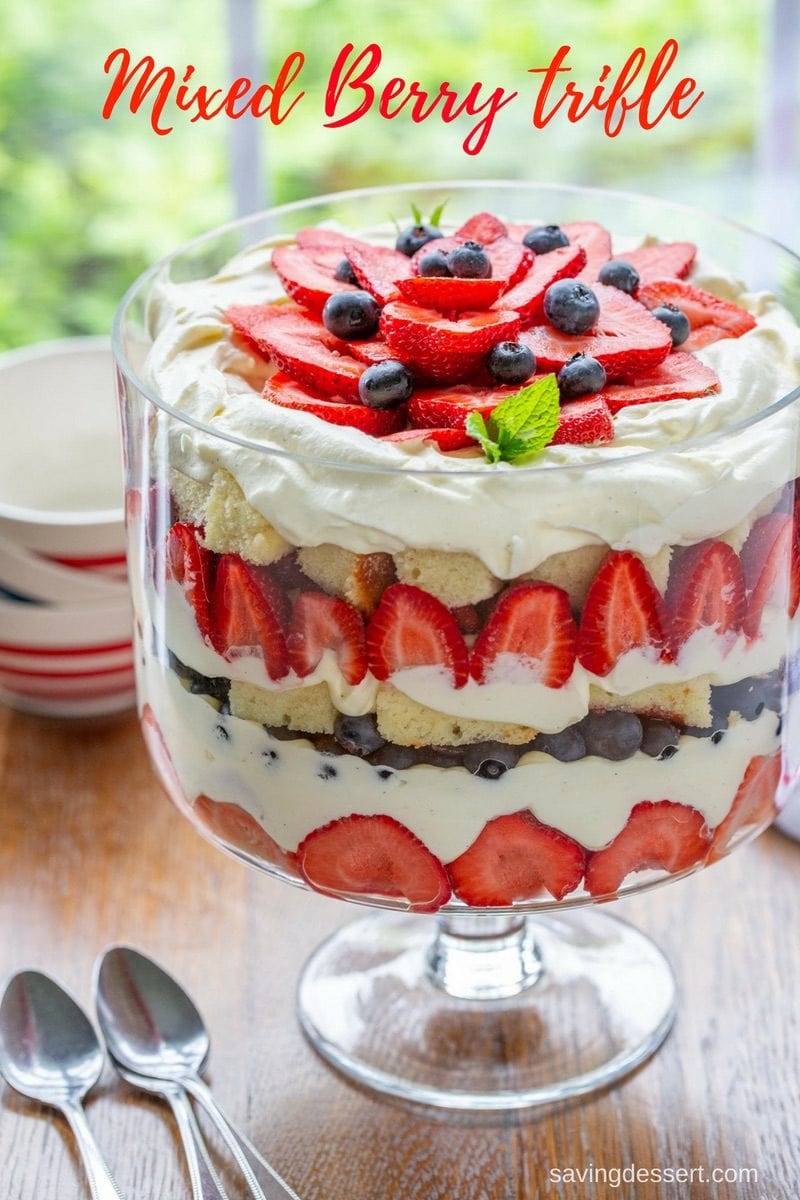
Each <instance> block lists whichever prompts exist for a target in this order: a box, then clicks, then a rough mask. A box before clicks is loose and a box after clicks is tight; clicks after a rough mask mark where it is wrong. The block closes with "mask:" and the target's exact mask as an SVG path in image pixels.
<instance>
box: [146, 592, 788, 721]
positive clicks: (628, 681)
mask: <svg viewBox="0 0 800 1200" xmlns="http://www.w3.org/2000/svg"><path fill="white" fill-rule="evenodd" d="M153 611H154V612H155V613H157V614H159V609H158V606H155V605H154V606H153ZM787 625H788V619H787V617H786V616H785V614H784V613H783V612H782V611H780V610H777V609H774V608H770V609H767V610H765V613H764V618H763V621H762V631H763V632H762V636H761V637H759V638H757V639H756V640H755V641H754V642H752V643H748V642H747V641H746V639H745V638H744V637H743V636H741V635H740V636H736V637H731V636H723V637H720V636H718V635H717V634H715V633H714V632H713V631H711V630H708V629H702V630H699V631H698V632H697V633H695V634H693V635H692V637H691V638H690V639H689V641H688V642H687V643H686V645H685V646H684V647H683V648H682V650H681V653H680V654H679V656H678V659H677V662H674V663H663V662H659V661H654V660H653V658H652V657H648V656H647V655H646V654H644V653H643V652H641V651H629V652H628V653H627V654H625V655H623V657H622V658H621V659H620V660H619V662H618V663H617V664H616V666H615V667H614V668H613V669H612V671H611V672H610V673H609V674H608V675H606V676H603V677H600V676H596V675H592V674H591V673H590V672H588V671H586V670H584V668H583V667H582V666H581V665H580V663H576V664H575V668H574V670H573V672H572V675H571V677H570V679H569V680H568V681H567V683H566V684H564V686H563V687H560V688H548V687H545V686H544V685H543V684H541V683H538V682H536V681H535V680H534V679H532V678H530V676H529V675H528V674H527V673H526V672H525V670H524V669H523V668H522V667H521V664H520V662H519V660H518V659H517V658H515V656H512V655H510V654H503V655H500V656H499V659H498V662H497V664H496V667H495V673H494V675H493V678H492V679H491V680H489V681H488V682H487V683H482V684H478V683H476V682H475V681H474V680H472V679H471V680H469V682H468V683H467V684H466V686H465V687H463V688H458V689H455V688H453V686H452V683H451V680H450V678H449V677H448V675H447V673H446V672H444V671H442V670H440V669H439V668H437V667H412V668H410V669H406V670H403V671H398V672H396V673H395V674H394V675H393V676H392V679H391V683H392V685H393V686H394V687H396V688H397V689H398V690H399V691H401V692H403V693H405V695H407V696H409V697H410V698H411V699H412V700H416V701H418V702H419V703H420V704H425V705H427V706H428V707H429V708H433V709H436V710H437V711H438V712H443V713H447V714H448V715H450V716H454V717H472V718H475V719H476V720H484V721H504V722H509V721H510V722H513V723H514V724H520V725H528V726H530V727H532V728H533V729H537V730H540V731H541V732H543V733H556V732H558V731H559V730H561V729H564V728H566V726H568V725H573V724H574V723H575V722H577V721H580V720H581V719H582V718H583V717H585V716H586V714H587V712H588V711H589V686H590V684H596V685H597V686H598V687H600V688H602V689H603V690H604V691H606V692H610V693H613V694H615V695H621V696H627V695H630V694H631V693H633V692H638V691H640V690H642V689H643V688H648V687H653V686H657V685H659V684H669V683H675V682H683V681H687V680H691V679H697V678H700V677H704V678H707V679H708V681H709V682H710V683H712V684H728V683H736V682H738V680H740V679H746V678H748V677H749V676H751V675H765V674H767V673H768V672H769V671H771V670H774V669H775V668H776V667H777V666H778V665H779V663H780V662H781V659H782V658H783V657H784V654H785V653H786V649H787ZM157 632H158V636H159V637H160V638H161V640H162V641H163V642H164V644H165V645H166V646H167V647H168V648H169V649H170V650H171V651H172V652H173V653H174V654H175V655H177V657H178V658H179V659H180V660H181V662H183V663H185V664H186V666H188V667H191V668H192V669H193V670H195V671H198V672H199V673H200V674H202V675H206V676H209V677H211V678H214V677H224V678H226V679H235V680H240V681H242V682H244V683H252V684H255V685H256V686H258V687H262V688H264V689H266V690H269V691H280V690H284V689H286V688H298V687H311V686H313V685H314V684H318V683H326V684H327V685H328V689H329V691H330V696H331V700H332V702H333V704H334V705H335V707H336V708H337V709H338V710H339V712H343V713H347V714H349V715H351V716H355V715H361V714H363V713H368V712H372V711H374V709H375V698H376V694H377V689H378V681H377V680H376V679H374V678H373V676H372V675H370V674H367V676H366V678H365V679H364V680H363V681H362V682H361V683H359V684H358V685H357V686H356V687H352V686H351V685H349V684H348V683H347V682H346V680H345V679H344V677H343V676H342V673H341V671H340V670H339V668H338V665H337V663H336V658H335V656H334V655H333V654H332V653H331V652H330V651H326V653H325V654H324V656H323V658H322V661H321V662H320V664H319V666H318V667H317V668H316V670H315V671H314V672H313V673H312V674H311V675H307V676H305V677H304V678H302V679H301V678H300V677H299V676H296V675H294V674H293V673H292V674H290V675H288V676H286V677H285V678H284V679H281V680H279V681H274V680H271V679H270V678H269V676H268V675H267V672H266V670H265V668H264V664H263V662H262V661H261V659H260V658H257V657H252V656H250V657H248V656H243V657H239V658H235V659H233V660H232V661H230V662H229V661H228V660H227V659H225V658H223V657H222V656H221V655H219V654H217V652H216V651H215V650H214V649H212V647H211V646H209V645H208V644H207V643H206V642H204V641H203V639H202V637H201V636H200V634H199V632H198V630H197V626H196V624H195V620H194V613H193V611H192V609H191V607H190V606H189V604H188V603H187V601H186V598H185V596H184V594H183V591H182V590H181V588H180V586H179V585H178V584H176V583H174V582H171V581H167V583H166V586H165V600H164V605H163V608H161V609H160V615H159V616H157Z"/></svg>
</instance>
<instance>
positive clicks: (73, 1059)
mask: <svg viewBox="0 0 800 1200" xmlns="http://www.w3.org/2000/svg"><path fill="white" fill-rule="evenodd" d="M0 1069H2V1073H3V1075H4V1076H5V1077H6V1079H7V1080H8V1082H9V1083H10V1084H11V1086H12V1087H13V1088H15V1089H16V1091H18V1092H21V1093H22V1094H23V1095H24V1096H28V1097H29V1098H30V1099H31V1100H38V1101H40V1102H43V1103H46V1104H52V1103H54V1102H57V1101H60V1100H62V1099H64V1098H66V1097H74V1098H75V1099H82V1098H83V1097H84V1096H85V1095H86V1093H87V1092H88V1091H89V1089H90V1088H91V1087H93V1086H94V1084H96V1083H97V1081H98V1079H99V1078H100V1076H101V1074H102V1072H103V1051H102V1049H101V1047H100V1043H99V1041H98V1039H97V1034H96V1033H95V1031H94V1029H93V1027H92V1025H91V1023H90V1022H89V1020H88V1019H87V1017H86V1015H85V1013H84V1012H83V1010H82V1009H81V1008H80V1007H79V1006H78V1005H77V1004H76V1003H75V1001H74V1000H73V999H72V997H71V996H69V995H68V994H67V993H66V992H65V991H64V990H63V989H62V988H61V987H59V985H58V984H57V983H55V982H54V981H53V980H52V979H50V978H49V977H48V976H47V975H43V974H42V973H41V972H40V971H21V972H20V973H19V974H18V975H15V976H14V977H13V979H12V980H11V981H10V982H9V984H8V986H7V988H6V990H5V994H4V995H3V999H2V1001H0Z"/></svg>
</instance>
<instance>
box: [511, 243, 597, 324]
mask: <svg viewBox="0 0 800 1200" xmlns="http://www.w3.org/2000/svg"><path fill="white" fill-rule="evenodd" d="M585 263H586V251H585V250H584V248H583V246H580V245H577V244H576V245H574V246H559V247H558V248H557V249H556V250H551V251H550V253H549V254H538V255H537V256H536V260H535V261H534V264H533V266H532V267H531V268H530V270H529V271H528V273H527V275H525V276H524V277H523V278H522V279H521V280H520V282H519V283H517V284H515V286H514V287H513V288H510V289H509V290H508V291H507V292H506V293H505V295H503V296H502V298H501V299H500V300H498V301H497V302H496V307H498V308H499V307H501V306H502V307H503V308H513V309H515V311H516V312H518V313H519V320H520V328H522V329H528V328H529V327H530V326H531V325H537V324H540V323H541V322H542V321H544V319H545V318H544V294H545V292H546V291H547V289H548V288H549V287H550V284H551V283H555V282H556V280H557V279H565V278H567V277H569V276H573V275H578V274H579V272H580V271H581V270H582V269H583V267H584V265H585Z"/></svg>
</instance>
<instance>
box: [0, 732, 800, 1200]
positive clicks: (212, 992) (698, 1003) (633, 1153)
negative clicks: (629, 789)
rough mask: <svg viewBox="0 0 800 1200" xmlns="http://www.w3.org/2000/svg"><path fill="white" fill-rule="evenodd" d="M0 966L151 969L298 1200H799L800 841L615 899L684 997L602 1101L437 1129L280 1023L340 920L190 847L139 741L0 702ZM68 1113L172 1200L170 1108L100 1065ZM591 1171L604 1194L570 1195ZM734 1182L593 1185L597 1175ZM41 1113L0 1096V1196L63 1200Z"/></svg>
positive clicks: (62, 1182) (61, 1134) (178, 1166)
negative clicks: (188, 1016) (191, 1022)
mask: <svg viewBox="0 0 800 1200" xmlns="http://www.w3.org/2000/svg"><path fill="white" fill-rule="evenodd" d="M0 820H2V838H1V839H0V854H2V873H1V874H0V897H1V899H0V905H1V909H0V922H1V923H0V975H2V976H3V977H4V976H6V975H7V974H8V973H10V972H12V971H15V970H19V969H20V968H22V967H25V966H33V967H39V968H41V969H44V970H47V971H49V972H51V973H52V974H54V975H55V976H56V977H57V978H59V979H60V980H61V981H62V982H63V983H64V984H65V985H66V986H67V987H68V988H69V989H70V990H71V991H72V992H73V993H74V994H75V995H76V996H77V997H78V999H79V1000H81V1001H82V1002H83V1003H84V1004H86V1005H88V1004H89V1003H90V981H91V972H92V965H93V962H94V959H95V957H96V955H97V953H98V952H99V951H100V950H101V949H102V948H103V947H104V946H106V945H107V944H108V943H110V942H112V941H126V942H131V943H133V944H135V945H137V946H140V947H141V948H142V949H144V950H146V951H147V952H149V953H151V954H153V955H155V956H156V957H158V958H161V959H162V960H164V961H165V962H166V963H167V964H168V965H169V966H170V967H171V968H172V969H173V971H174V972H175V973H176V974H177V976H178V977H179V978H180V979H181V980H182V981H183V982H184V983H185V984H186V986H187V987H188V988H189V989H190V991H191V992H192V994H193V995H194V997H195V999H196V1000H197V1002H198V1005H199V1007H200V1008H201V1010H202V1012H203V1014H204V1016H205V1017H206V1020H207V1022H208V1024H209V1026H210V1028H211V1030H212V1035H213V1041H212V1055H211V1071H210V1079H211V1082H212V1085H213V1087H214V1089H215V1091H216V1093H217V1095H218V1097H219V1099H220V1100H221V1102H222V1103H223V1105H224V1106H225V1107H226V1108H227V1109H228V1111H229V1112H230V1114H231V1115H232V1116H233V1118H234V1119H236V1120H238V1121H239V1123H240V1124H241V1125H242V1126H243V1127H244V1128H245V1129H246V1131H247V1132H248V1133H249V1134H250V1136H251V1138H252V1139H253V1141H254V1142H255V1143H256V1144H257V1145H258V1146H259V1148H260V1149H261V1150H262V1152H263V1153H264V1154H265V1155H266V1156H267V1158H269V1159H270V1161H271V1162H272V1163H273V1164H274V1165H275V1167H276V1168H277V1169H278V1170H279V1171H280V1172H281V1173H282V1174H283V1175H284V1176H285V1177H286V1179H287V1180H288V1181H289V1182H290V1183H291V1184H292V1185H293V1186H294V1187H295V1188H296V1190H297V1192H298V1194H299V1195H300V1196H301V1197H302V1200H516V1198H520V1200H534V1198H536V1200H539V1198H546V1200H549V1198H550V1197H558V1198H559V1200H572V1198H576V1200H577V1198H580V1200H605V1198H606V1197H608V1198H614V1197H630V1198H637V1200H650V1198H651V1197H653V1198H656V1197H657V1198H659V1200H661V1198H668V1200H673V1197H674V1198H675V1200H701V1198H702V1200H704V1198H706V1197H708V1198H711V1197H722V1198H723V1200H727V1198H728V1197H736V1198H737V1200H738V1198H739V1197H742V1198H745V1200H784V1198H785V1200H797V1197H798V1196H800V1052H799V1051H798V1042H799V1039H798V1025H799V1024H800V1020H799V1018H798V1013H799V1012H800V955H798V937H799V935H800V873H799V872H798V867H800V845H797V844H795V843H793V842H790V841H789V840H788V839H785V838H783V837H782V836H781V835H780V834H779V833H776V832H770V833H768V834H766V835H765V836H764V837H762V838H761V839H760V840H759V841H758V842H757V843H756V844H755V845H753V846H750V847H748V848H746V849H744V850H742V851H740V852H739V853H738V854H735V855H734V856H733V857H732V858H731V859H729V860H728V861H726V862H723V863H721V864H719V865H718V866H716V867H714V868H713V869H712V870H710V871H706V872H703V873H702V874H700V875H698V876H695V877H693V878H691V879H688V880H686V881H683V882H682V883H680V885H678V886H676V887H666V888H663V889H660V890H657V891H656V892H653V893H650V894H648V895H643V896H640V897H635V898H631V899H629V900H627V901H625V902H624V903H621V904H620V905H618V906H616V908H617V911H618V913H619V914H620V915H622V916H624V917H626V918H628V919H630V920H631V921H632V922H633V923H634V924H636V925H638V926H640V927H641V928H642V929H644V930H645V931H646V932H648V933H650V934H652V935H653V936H654V937H655V938H656V939H657V940H658V942H659V943H660V944H661V945H662V947H663V948H664V949H665V950H666V952H667V954H668V955H669V957H670V959H671V961H672V963H673V965H674V968H675V971H676V974H677V977H678V980H679V984H680V987H681V991H682V999H681V1010H680V1015H679V1018H678V1022H677V1025H676V1028H675V1029H674V1031H673V1033H672V1034H671V1036H670V1038H669V1039H668V1041H667V1043H666V1044H665V1046H664V1047H663V1048H662V1050H661V1051H660V1052H659V1053H658V1054H657V1055H656V1057H655V1058H654V1059H652V1060H651V1061H650V1062H649V1063H648V1064H646V1065H645V1066H644V1067H643V1068H641V1069H640V1070H639V1071H637V1072H636V1073H635V1074H634V1075H633V1076H631V1077H629V1078H628V1079H627V1080H626V1081H625V1082H623V1083H622V1084H621V1085H619V1086H617V1087H616V1088H614V1089H612V1090H610V1091H607V1092H606V1093H604V1094H602V1095H599V1096H596V1097H595V1098H593V1099H591V1100H589V1101H584V1102H582V1103H579V1104H573V1105H572V1106H570V1107H565V1108H561V1109H559V1110H556V1111H552V1112H549V1113H545V1114H539V1115H537V1116H536V1117H535V1118H531V1117H528V1116H524V1115H519V1114H513V1115H505V1116H503V1117H498V1118H491V1119H487V1118H484V1117H481V1118H475V1117H450V1116H442V1115H436V1114H434V1113H431V1112H429V1111H426V1110H421V1109H418V1108H413V1107H405V1106H402V1105H399V1104H392V1103H389V1102H386V1101H383V1100H379V1099H377V1098H375V1097H373V1096H371V1095H368V1094H367V1093H366V1092H364V1091H362V1090H360V1089H359V1088H357V1087H355V1086H353V1085H351V1084H349V1083H347V1082H346V1081H345V1080H343V1079H342V1078H340V1077H339V1076H338V1075H337V1074H336V1073H334V1072H333V1071H332V1070H330V1069H329V1068H328V1067H327V1066H325V1065H324V1064H323V1063H322V1062H321V1061H320V1060H319V1059H318V1058H317V1056H316V1055H315V1054H314V1052H313V1051H312V1050H311V1049H310V1048H309V1046H308V1045H307V1044H306V1042H305V1041H304V1039H303V1037H302V1035H301V1033H300V1031H299V1029H298V1026H297V1024H296V1021H295V1018H294V1012H293V1004H294V989H295V984H296V981H297V977H298V973H299V971H300V968H301V965H302V963H303V961H304V959H305V958H306V957H307V955H308V954H309V952H310V951H311V950H312V949H313V947H314V946H315V945H316V944H317V943H318V942H319V941H320V939H321V938H322V937H323V936H324V935H325V934H326V933H328V932H329V931H331V930H333V929H335V928H336V927H337V926H338V925H340V924H342V923H343V922H344V921H346V920H347V919H348V918H349V917H351V916H353V915H355V914H354V911H353V910H351V909H349V908H348V907H347V906H346V905H344V904H340V903H337V902H335V901H330V900H325V899H322V898H320V897H318V896H313V895H308V894H306V893H304V892H303V891H301V890H299V889H295V888H291V887H287V886H285V885H283V884H280V883H278V882H276V881H273V880H271V879H269V878H264V877H261V876H259V875H258V874H257V873H256V872H255V871H251V870H249V869H247V868H245V867H243V866H241V865H239V864H238V863H237V862H234V861H233V860H232V859H229V858H228V857H227V856H226V855H224V854H222V853H221V852H220V851H219V850H217V849H215V848H213V847H212V846H210V845H208V844H207V843H206V842H204V841H203V840H202V839H201V838H200V837H199V836H198V835H197V834H196V833H195V832H194V830H193V829H192V828H191V827H190V825H189V824H188V822H186V821H185V820H184V819H183V818H181V817H180V816H179V815H178V814H177V813H176V812H175V811H174V810H173V809H172V807H171V806H170V804H169V802H168V801H167V800H166V798H165V797H164V795H163V793H162V792H161V790H160V788H159V786H158V784H157V783H156V781H155V778H154V777H153V775H152V772H151V769H150V766H149V763H148V761H147V757H146V754H145V751H144V746H143V744H142V742H141V739H140V735H139V731H138V727H137V725H136V723H135V721H134V720H133V718H124V719H121V720H118V721H116V722H114V723H111V724H109V725H108V726H107V727H106V728H103V729H89V728H82V729H81V728H77V727H76V728H73V727H70V726H64V725H62V724H57V723H54V722H48V721H45V720H41V719H37V718H33V717H26V716H22V715H19V714H15V713H12V712H10V711H8V710H2V711H0ZM88 1111H89V1119H90V1121H91V1124H92V1126H93V1128H94V1130H95V1132H96V1135H97V1138H98V1140H99V1142H100V1144H101V1145H102V1147H103V1149H104V1151H105V1152H106V1155H107V1157H108V1160H109V1162H110V1163H111V1165H112V1169H113V1171H114V1173H115V1175H116V1177H117V1180H118V1182H119V1184H120V1187H121V1188H122V1190H123V1193H124V1195H125V1197H126V1200H156V1198H157V1200H173V1198H174V1200H180V1198H182V1197H185V1196H188V1195H189V1190H188V1181H187V1178H186V1176H185V1174H184V1171H183V1166H182V1162H181V1158H180V1154H179V1150H178V1147H177V1146H176V1143H175V1140H174V1137H173V1132H172V1125H171V1122H170V1119H169V1117H168V1116H167V1115H166V1113H165V1111H164V1110H163V1109H162V1107H161V1106H160V1104H159V1103H158V1102H156V1101H151V1100H148V1099H142V1098H140V1097H139V1096H136V1095H134V1094H133V1093H132V1092H130V1091H128V1090H126V1089H125V1088H124V1086H123V1085H121V1084H118V1083H117V1082H116V1081H115V1080H114V1078H113V1077H112V1075H111V1073H110V1071H109V1072H108V1073H107V1074H106V1076H104V1079H103V1084H102V1086H101V1087H100V1088H98V1089H97V1091H96V1092H95V1093H93V1097H92V1098H91V1099H90V1101H89V1105H88ZM592 1164H593V1165H594V1167H595V1168H605V1169H606V1170H607V1171H608V1172H609V1177H608V1179H607V1180H606V1181H605V1182H603V1180H602V1179H600V1180H599V1181H597V1182H594V1183H593V1182H590V1181H589V1180H584V1182H569V1181H568V1179H569V1176H568V1175H566V1176H565V1175H564V1173H565V1172H568V1171H569V1170H570V1169H573V1170H575V1171H581V1170H583V1171H585V1170H586V1168H588V1167H590V1166H591V1165H592ZM631 1164H633V1165H635V1166H636V1167H639V1168H653V1167H662V1168H664V1167H671V1168H680V1167H685V1168H704V1169H705V1170H706V1171H707V1172H708V1173H709V1174H710V1172H711V1171H712V1170H713V1169H714V1168H721V1169H722V1170H726V1171H728V1172H736V1171H740V1172H742V1171H749V1172H750V1174H749V1177H748V1176H747V1175H745V1176H743V1177H742V1178H740V1179H739V1181H738V1182H727V1183H726V1182H716V1183H715V1182H700V1181H699V1179H698V1178H697V1177H695V1180H694V1182H692V1183H688V1182H686V1183H674V1184H670V1185H667V1184H658V1183H652V1182H651V1183H641V1182H640V1183H630V1182H622V1183H621V1184H620V1186H615V1185H614V1175H613V1169H614V1168H616V1169H621V1168H624V1167H629V1166H630V1165H631ZM88 1194H89V1193H88V1190H87V1188H86V1185H85V1183H84V1181H83V1178H82V1176H81V1173H80V1168H79V1165H78V1163H77V1161H76V1158H75V1155H74V1152H73V1149H72V1143H71V1139H70V1137H69V1135H68V1133H67V1132H66V1128H65V1126H64V1123H63V1121H62V1120H61V1118H59V1117H58V1116H56V1115H53V1114H50V1113H49V1112H47V1111H46V1110H44V1109H41V1108H38V1107H37V1106H35V1105H33V1104H31V1103H29V1102H27V1101H25V1100H23V1099H21V1098H19V1097H17V1096H16V1095H14V1094H13V1093H11V1092H10V1090H9V1089H7V1088H6V1089H5V1090H4V1091H3V1092H2V1099H1V1102H0V1197H2V1200H79V1198H80V1200H84V1198H85V1197H88Z"/></svg>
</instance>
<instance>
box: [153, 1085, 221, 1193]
mask: <svg viewBox="0 0 800 1200" xmlns="http://www.w3.org/2000/svg"><path fill="white" fill-rule="evenodd" d="M164 1095H165V1096H166V1098H167V1100H168V1101H169V1105H170V1108H171V1109H172V1112H173V1115H174V1117H175V1121H176V1124H177V1126H178V1132H179V1133H180V1135H181V1141H182V1142H183V1149H184V1152H185V1154H186V1161H187V1164H188V1166H189V1179H190V1181H191V1184H192V1194H193V1196H194V1197H195V1200H228V1197H227V1196H226V1194H225V1191H224V1190H223V1187H222V1184H221V1183H220V1181H219V1179H218V1178H217V1173H216V1171H215V1170H214V1167H213V1165H212V1163H211V1159H210V1158H209V1155H208V1147H207V1146H206V1143H205V1140H204V1139H203V1135H202V1133H201V1132H200V1127H199V1125H198V1124H197V1119H196V1117H195V1115H194V1112H193V1110H192V1106H191V1104H190V1103H189V1100H188V1097H187V1095H186V1092H185V1091H184V1090H183V1088H179V1087H176V1088H170V1089H169V1090H168V1091H165V1092H164Z"/></svg>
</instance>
